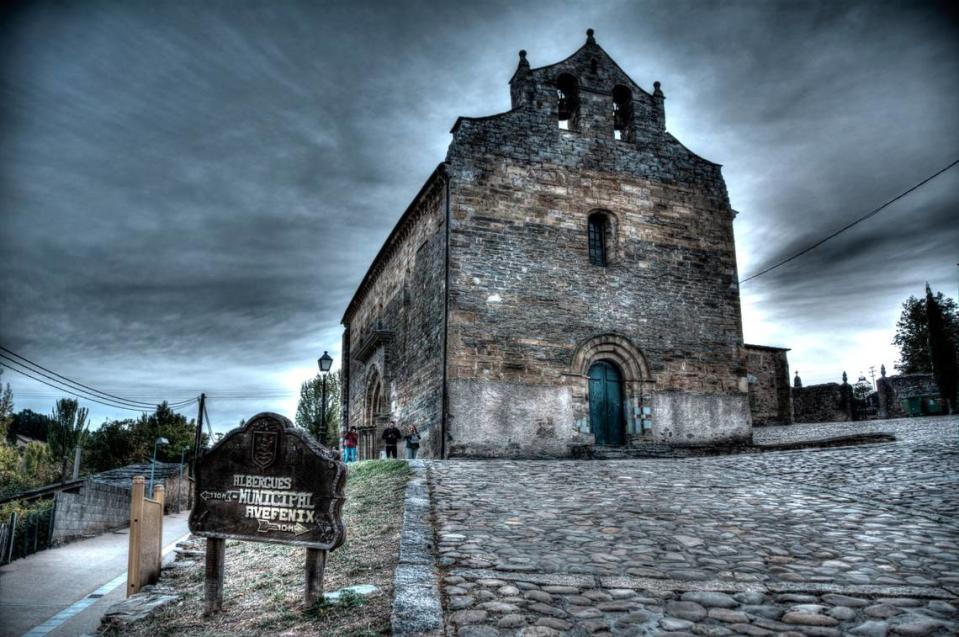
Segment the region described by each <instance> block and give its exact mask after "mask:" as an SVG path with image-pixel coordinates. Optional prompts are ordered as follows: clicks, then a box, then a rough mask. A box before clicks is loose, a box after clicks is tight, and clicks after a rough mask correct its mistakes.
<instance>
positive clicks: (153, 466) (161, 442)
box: [149, 437, 170, 498]
mask: <svg viewBox="0 0 959 637" xmlns="http://www.w3.org/2000/svg"><path fill="white" fill-rule="evenodd" d="M168 444H170V441H169V440H167V439H166V438H162V437H161V438H157V439H156V440H154V441H153V461H152V462H150V496H149V497H151V498H152V497H153V473H154V471H155V470H156V466H157V445H168Z"/></svg>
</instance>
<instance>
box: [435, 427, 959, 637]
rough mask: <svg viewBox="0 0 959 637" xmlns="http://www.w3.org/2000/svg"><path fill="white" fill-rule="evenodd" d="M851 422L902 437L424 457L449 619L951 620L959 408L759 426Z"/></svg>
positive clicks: (759, 624)
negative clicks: (633, 451) (704, 450)
mask: <svg viewBox="0 0 959 637" xmlns="http://www.w3.org/2000/svg"><path fill="white" fill-rule="evenodd" d="M862 432H890V433H893V434H894V435H896V437H897V441H896V442H894V443H886V444H873V445H863V446H857V447H847V448H832V449H824V450H815V449H812V450H803V451H792V452H775V453H755V454H739V455H729V456H718V457H706V458H686V459H648V460H647V459H644V460H619V461H605V462H603V461H511V460H496V461H485V462H479V461H446V462H435V463H431V464H430V469H429V470H430V483H431V491H432V498H433V506H434V510H435V515H436V525H437V533H438V552H439V563H440V566H441V568H442V569H443V578H442V583H443V590H442V594H443V599H444V604H445V612H446V617H447V625H448V628H449V630H450V634H454V635H462V636H463V637H470V636H472V637H486V636H496V635H503V636H512V635H517V636H523V637H526V636H539V635H542V636H545V635H656V634H669V635H683V634H698V635H733V634H744V635H770V634H785V635H796V636H802V635H821V636H829V635H840V634H852V635H868V636H881V635H886V634H900V635H952V634H956V631H957V626H959V624H957V621H959V616H957V610H956V605H957V601H956V598H957V594H959V488H957V486H959V477H957V476H959V473H957V472H959V447H957V439H959V418H957V417H939V418H927V419H902V420H892V421H873V422H866V423H845V424H836V423H831V424H828V425H794V426H792V427H775V428H766V429H757V430H756V435H755V438H756V441H757V442H763V443H774V442H792V441H797V440H803V439H814V438H826V437H832V436H837V435H845V434H850V433H862Z"/></svg>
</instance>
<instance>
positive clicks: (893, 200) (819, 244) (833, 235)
mask: <svg viewBox="0 0 959 637" xmlns="http://www.w3.org/2000/svg"><path fill="white" fill-rule="evenodd" d="M956 164H959V159H957V160H955V161H953V162H952V163H951V164H949V165H948V166H946V167H945V168H943V169H941V170H938V171H936V172H935V173H933V174H932V175H930V176H928V177H926V178H925V179H923V180H922V181H920V182H919V183H918V184H916V185H915V186H913V187H912V188H910V189H909V190H906V191H905V192H903V193H902V194H899V195H896V196H895V197H893V198H892V199H890V200H889V201H887V202H886V203H884V204H882V205H881V206H879V207H878V208H875V209H873V210H871V211H869V212H867V213H866V214H864V215H863V216H861V217H859V218H858V219H856V220H854V221H851V222H850V223H848V224H846V225H845V226H843V227H842V228H840V229H839V230H836V231H835V232H833V233H832V234H830V235H829V236H827V237H824V238H823V239H820V240H819V241H817V242H816V243H814V244H812V245H811V246H809V247H807V248H803V249H802V250H800V251H799V252H797V253H796V254H794V255H792V256H791V257H787V258H785V259H783V260H782V261H780V262H779V263H775V264H773V265H771V266H769V267H768V268H766V269H764V270H761V271H759V272H757V273H756V274H753V275H751V276H748V277H746V278H745V279H743V280H742V281H740V282H739V284H740V285H742V284H743V283H745V282H746V281H751V280H753V279H755V278H756V277H760V276H762V275H764V274H766V273H767V272H772V271H773V270H775V269H776V268H778V267H779V266H781V265H786V264H787V263H789V262H790V261H792V260H793V259H798V258H799V257H801V256H802V255H804V254H806V253H807V252H810V251H812V250H814V249H816V248H818V247H819V246H821V245H822V244H824V243H826V242H827V241H829V240H830V239H832V238H833V237H835V236H837V235H839V234H842V233H843V232H845V231H846V230H849V229H850V228H852V227H853V226H854V225H856V224H857V223H861V222H863V221H865V220H866V219H868V218H870V217H872V216H875V215H877V214H879V212H880V211H882V210H883V209H884V208H886V207H888V206H889V205H891V204H893V203H895V202H897V201H899V200H900V199H902V198H903V197H905V196H906V195H908V194H909V193H911V192H913V191H914V190H918V189H919V188H920V187H921V186H924V185H925V184H927V183H929V182H930V181H932V180H933V179H935V178H936V177H938V176H939V175H941V174H942V173H944V172H946V171H947V170H949V169H950V168H952V167H953V166H955V165H956Z"/></svg>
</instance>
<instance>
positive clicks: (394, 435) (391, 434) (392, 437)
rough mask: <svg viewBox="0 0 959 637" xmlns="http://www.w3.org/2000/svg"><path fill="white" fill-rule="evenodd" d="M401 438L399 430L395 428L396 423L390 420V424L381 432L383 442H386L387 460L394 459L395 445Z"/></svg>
mask: <svg viewBox="0 0 959 637" xmlns="http://www.w3.org/2000/svg"><path fill="white" fill-rule="evenodd" d="M401 437H402V434H400V430H399V428H397V426H396V421H395V420H391V421H390V424H389V425H387V427H386V429H384V430H383V440H384V441H385V442H386V457H387V458H395V457H396V443H397V442H398V441H399V439H400V438H401Z"/></svg>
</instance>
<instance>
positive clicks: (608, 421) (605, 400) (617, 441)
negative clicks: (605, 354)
mask: <svg viewBox="0 0 959 637" xmlns="http://www.w3.org/2000/svg"><path fill="white" fill-rule="evenodd" d="M589 424H590V428H591V429H592V431H593V434H595V435H596V444H597V445H621V444H623V378H622V376H620V374H619V370H618V369H616V366H615V365H613V364H612V363H609V362H607V361H598V362H596V363H595V364H594V365H593V366H592V367H590V368H589Z"/></svg>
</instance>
